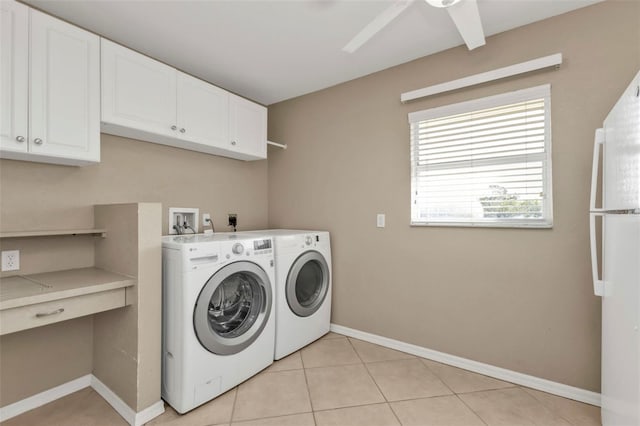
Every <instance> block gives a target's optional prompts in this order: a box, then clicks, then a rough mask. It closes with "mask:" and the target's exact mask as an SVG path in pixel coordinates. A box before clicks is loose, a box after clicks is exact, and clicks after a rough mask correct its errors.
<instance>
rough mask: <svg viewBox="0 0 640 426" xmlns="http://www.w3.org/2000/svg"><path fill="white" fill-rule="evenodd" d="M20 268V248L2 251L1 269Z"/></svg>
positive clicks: (13, 269) (12, 269) (14, 269)
mask: <svg viewBox="0 0 640 426" xmlns="http://www.w3.org/2000/svg"><path fill="white" fill-rule="evenodd" d="M18 269H20V250H5V251H3V252H2V270H3V271H17V270H18Z"/></svg>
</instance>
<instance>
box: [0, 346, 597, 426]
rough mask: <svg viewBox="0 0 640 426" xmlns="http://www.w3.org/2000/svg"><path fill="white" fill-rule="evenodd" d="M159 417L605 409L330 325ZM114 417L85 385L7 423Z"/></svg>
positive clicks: (453, 424)
mask: <svg viewBox="0 0 640 426" xmlns="http://www.w3.org/2000/svg"><path fill="white" fill-rule="evenodd" d="M149 424H151V425H156V426H160V425H161V426H208V425H228V426H229V425H234V426H235V425H238V426H240V425H242V426H359V425H363V426H391V425H396V426H399V425H403V426H409V425H412V426H429V425H438V426H474V425H479V426H483V425H488V426H493V425H496V426H498V425H505V426H518V425H523V426H524V425H527V426H530V425H537V426H555V425H561V426H567V425H573V426H592V425H600V409H599V408H598V407H594V406H591V405H587V404H583V403H580V402H576V401H572V400H570V399H565V398H560V397H557V396H554V395H550V394H547V393H544V392H539V391H536V390H532V389H528V388H524V387H521V386H517V385H514V384H511V383H507V382H503V381H500V380H496V379H492V378H490V377H486V376H483V375H480V374H476V373H472V372H469V371H465V370H461V369H459V368H455V367H450V366H447V365H444V364H439V363H437V362H433V361H429V360H426V359H422V358H418V357H415V356H413V355H409V354H406V353H403V352H398V351H394V350H391V349H387V348H383V347H381V346H377V345H374V344H371V343H367V342H363V341H360V340H356V339H352V338H347V337H345V336H341V335H339V334H335V333H329V334H328V335H326V336H324V337H323V338H322V339H320V340H318V341H316V342H315V343H312V344H311V345H309V346H307V347H306V348H303V349H302V350H300V351H298V352H296V353H294V354H293V355H290V356H288V357H287V358H284V359H282V360H280V361H277V362H275V363H274V364H273V365H272V366H270V367H269V368H267V369H266V370H264V371H263V372H261V373H260V374H258V375H256V376H255V377H253V378H251V379H249V380H247V381H246V382H244V383H242V384H241V385H240V386H238V387H236V388H234V389H232V390H230V391H229V392H227V393H225V394H224V395H221V396H219V397H218V398H216V399H215V400H213V401H211V402H209V403H207V404H205V405H203V406H201V407H199V408H197V409H195V410H193V411H190V412H189V413H187V414H185V415H182V416H180V415H178V414H177V413H176V412H175V411H174V410H173V409H172V408H171V407H170V406H168V405H167V406H166V411H165V413H164V414H162V415H161V416H160V417H158V418H156V419H154V420H153V421H152V422H151V423H149ZM3 425H6V426H17V425H65V426H66V425H69V426H103V425H104V426H107V425H123V426H124V425H126V423H125V422H124V420H122V418H120V417H119V416H118V414H117V413H116V412H115V411H114V410H113V409H112V408H111V407H110V406H109V405H108V404H107V403H106V402H105V401H104V400H102V398H101V397H100V396H99V395H98V394H97V393H96V392H95V391H93V390H92V389H83V390H81V391H79V392H76V393H74V394H71V395H69V396H67V397H65V398H62V399H59V400H57V401H54V402H52V403H50V404H47V405H45V406H43V407H40V408H38V409H36V410H33V411H30V412H28V413H25V414H23V415H21V416H18V417H15V418H13V419H10V420H8V421H7V422H5V423H3Z"/></svg>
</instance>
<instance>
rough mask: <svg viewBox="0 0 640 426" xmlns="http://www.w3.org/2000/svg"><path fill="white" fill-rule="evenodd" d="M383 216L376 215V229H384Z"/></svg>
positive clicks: (380, 214)
mask: <svg viewBox="0 0 640 426" xmlns="http://www.w3.org/2000/svg"><path fill="white" fill-rule="evenodd" d="M384 222H385V215H384V213H378V217H377V218H376V224H377V226H378V228H384Z"/></svg>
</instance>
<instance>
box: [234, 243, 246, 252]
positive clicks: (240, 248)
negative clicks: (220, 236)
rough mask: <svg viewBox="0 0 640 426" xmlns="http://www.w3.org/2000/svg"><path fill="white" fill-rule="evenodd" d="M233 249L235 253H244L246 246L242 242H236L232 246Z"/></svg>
mask: <svg viewBox="0 0 640 426" xmlns="http://www.w3.org/2000/svg"><path fill="white" fill-rule="evenodd" d="M231 251H232V252H233V253H234V254H242V252H243V251H244V246H243V245H242V244H240V243H235V244H234V245H233V247H232V248H231Z"/></svg>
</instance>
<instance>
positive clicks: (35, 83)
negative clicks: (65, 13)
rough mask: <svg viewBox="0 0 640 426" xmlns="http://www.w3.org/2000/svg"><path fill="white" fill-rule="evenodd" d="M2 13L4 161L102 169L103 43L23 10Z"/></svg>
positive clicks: (0, 149)
mask: <svg viewBox="0 0 640 426" xmlns="http://www.w3.org/2000/svg"><path fill="white" fill-rule="evenodd" d="M0 8H1V9H0V13H1V14H2V40H1V49H2V54H1V60H2V62H1V64H0V72H1V75H2V78H1V79H2V86H1V90H2V92H1V93H0V102H1V105H0V107H1V111H2V112H1V115H0V119H1V120H2V121H1V122H0V134H1V139H0V157H2V158H9V159H15V160H26V161H39V162H46V163H56V164H66V165H86V164H91V163H96V162H99V161H100V39H99V37H98V36H96V35H94V34H91V33H89V32H87V31H84V30H82V29H80V28H78V27H75V26H73V25H70V24H67V23H66V22H63V21H61V20H59V19H56V18H53V17H51V16H48V15H45V14H43V13H41V12H38V11H36V10H33V9H30V8H28V7H26V6H24V5H22V4H20V3H16V2H13V1H2V2H0Z"/></svg>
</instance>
